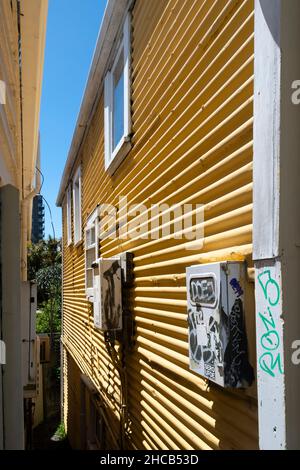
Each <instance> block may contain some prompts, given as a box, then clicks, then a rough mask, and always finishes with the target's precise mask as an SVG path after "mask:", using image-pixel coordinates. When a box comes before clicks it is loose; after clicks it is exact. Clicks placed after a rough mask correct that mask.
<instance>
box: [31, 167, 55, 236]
mask: <svg viewBox="0 0 300 470" xmlns="http://www.w3.org/2000/svg"><path fill="white" fill-rule="evenodd" d="M35 168H36V170H37V171H38V172H39V174H40V175H41V177H42V184H41V187H40V190H39V192H38V196H42V198H43V201H45V203H46V206H47V207H48V210H49V214H50V223H51V226H52V230H53V239H54V240H56V236H55V229H54V224H53V218H52V211H51V207H50V205H49V203H48V201H47V199H46V198H45V196H43V195H42V194H41V192H42V187H43V184H44V181H45V177H44V175H43V172H42V171H41V170H40V169H39V168H38V167H37V166H36V167H35Z"/></svg>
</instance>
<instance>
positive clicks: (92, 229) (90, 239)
mask: <svg viewBox="0 0 300 470" xmlns="http://www.w3.org/2000/svg"><path fill="white" fill-rule="evenodd" d="M98 253H99V250H98V210H97V209H96V210H95V211H94V213H93V214H92V215H90V217H89V218H88V220H87V224H86V228H85V292H86V296H87V299H88V300H89V301H90V302H93V300H94V270H93V263H94V262H95V261H96V260H97V259H98V256H99V255H98Z"/></svg>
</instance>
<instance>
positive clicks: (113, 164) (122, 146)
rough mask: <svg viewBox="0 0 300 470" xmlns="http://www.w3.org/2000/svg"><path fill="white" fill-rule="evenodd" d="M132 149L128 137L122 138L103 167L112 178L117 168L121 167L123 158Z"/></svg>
mask: <svg viewBox="0 0 300 470" xmlns="http://www.w3.org/2000/svg"><path fill="white" fill-rule="evenodd" d="M131 148H132V143H131V139H130V137H124V136H123V137H122V139H121V140H120V142H119V143H118V145H117V147H116V148H115V150H114V151H113V154H112V156H111V160H110V162H109V163H108V164H106V165H105V170H106V171H107V172H108V173H109V174H110V176H112V175H113V174H114V173H115V172H116V170H117V169H118V167H119V166H120V165H121V163H122V162H123V160H124V159H125V157H126V156H127V155H128V153H129V152H130V150H131Z"/></svg>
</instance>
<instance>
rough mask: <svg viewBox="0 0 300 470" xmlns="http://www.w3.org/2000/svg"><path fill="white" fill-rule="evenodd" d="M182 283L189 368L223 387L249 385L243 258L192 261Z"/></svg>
mask: <svg viewBox="0 0 300 470" xmlns="http://www.w3.org/2000/svg"><path fill="white" fill-rule="evenodd" d="M186 282H187V305H188V325H189V359H190V369H191V370H193V371H194V372H197V373H198V374H200V375H202V376H203V377H205V378H207V379H209V380H211V381H212V382H215V383H216V384H218V385H220V386H222V387H230V388H246V387H249V386H250V385H251V384H252V382H253V380H254V373H253V368H252V367H251V365H250V363H249V360H248V344H247V335H246V326H245V316H244V291H245V283H246V268H245V263H241V262H229V261H228V262H220V263H213V264H206V265H199V266H191V267H189V268H187V270H186Z"/></svg>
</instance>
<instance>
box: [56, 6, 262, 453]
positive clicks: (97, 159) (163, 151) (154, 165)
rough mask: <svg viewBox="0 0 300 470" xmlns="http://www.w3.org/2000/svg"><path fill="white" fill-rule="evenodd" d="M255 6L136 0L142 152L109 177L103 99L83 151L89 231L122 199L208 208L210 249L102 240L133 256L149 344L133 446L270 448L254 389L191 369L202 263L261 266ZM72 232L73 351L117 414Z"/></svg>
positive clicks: (144, 345) (134, 409)
mask: <svg viewBox="0 0 300 470" xmlns="http://www.w3.org/2000/svg"><path fill="white" fill-rule="evenodd" d="M253 14H254V6H253V1H252V0H245V1H242V0H228V1H224V0H216V1H213V0H195V1H193V0H185V1H183V0H178V1H177V0H170V1H161V0H152V1H151V2H145V1H143V0H137V1H136V3H135V6H134V9H133V43H132V56H133V57H132V59H133V63H132V70H133V72H132V73H133V85H132V101H133V130H134V136H133V149H132V151H131V152H130V154H129V155H128V156H127V157H126V160H125V161H124V162H123V163H122V165H121V166H120V167H119V169H118V170H117V172H116V173H115V175H114V176H113V177H110V176H109V175H108V174H107V173H106V172H105V170H104V144H103V100H102V99H101V100H100V103H99V105H98V108H97V111H96V113H95V116H94V118H93V120H92V123H91V126H90V129H89V132H88V135H87V138H86V140H85V143H84V146H83V148H82V151H81V155H80V160H81V165H82V184H83V188H82V204H83V225H84V224H85V221H86V218H87V216H88V215H89V213H91V211H92V210H93V209H94V208H95V206H96V205H97V204H100V203H110V204H114V205H116V206H118V202H119V196H121V195H122V196H126V197H127V199H128V204H141V203H143V204H145V205H146V206H147V207H150V205H151V204H156V203H167V204H174V203H184V202H185V203H194V204H195V203H201V204H204V205H205V223H204V230H205V242H204V246H203V248H202V249H201V250H198V251H195V250H192V251H191V250H187V249H186V248H188V247H189V246H190V245H189V244H187V242H186V241H185V240H174V239H170V238H168V237H162V238H160V239H159V240H152V241H150V240H145V239H139V238H136V239H130V240H128V241H124V240H119V239H115V240H111V239H106V240H102V241H101V256H103V257H109V256H112V255H116V254H117V253H120V252H123V251H131V252H133V253H134V265H135V268H134V272H135V287H134V288H133V292H132V295H133V306H134V307H133V308H134V318H135V321H136V338H135V340H136V347H135V350H134V352H132V353H130V354H128V355H127V357H126V366H127V375H128V383H129V384H130V385H129V389H128V400H129V416H130V419H131V430H130V432H131V434H130V445H131V446H132V447H133V448H137V449H252V448H256V447H257V445H258V438H257V406H256V390H255V386H253V387H252V388H251V389H250V390H248V391H247V392H245V391H235V392H230V391H226V390H223V389H220V388H219V387H218V386H215V385H213V384H209V383H208V382H207V381H205V380H204V379H202V378H201V377H200V376H199V375H196V374H194V373H192V372H190V371H189V367H188V338H187V313H186V288H185V269H186V267H187V266H189V265H192V264H197V263H206V262H211V261H215V260H227V259H236V260H243V259H247V260H248V262H250V260H251V253H252V124H253V102H252V101H253V34H254V22H253ZM64 213H65V210H64ZM149 214H150V213H148V214H147V215H149ZM137 217H138V216H137ZM64 220H65V216H64ZM120 223H122V220H120ZM64 225H65V223H64ZM64 233H66V231H65V228H64ZM64 240H65V241H64V340H65V345H66V347H67V348H68V349H69V351H70V352H71V354H72V356H73V357H74V359H75V361H76V362H77V364H78V366H79V367H80V369H81V371H82V372H84V373H85V374H86V375H88V376H89V377H90V378H91V379H92V381H93V382H94V383H95V385H96V386H97V387H98V389H99V391H100V392H101V394H102V396H104V397H105V398H104V399H105V400H106V406H109V407H110V409H111V411H112V413H114V416H115V417H117V418H118V410H119V404H118V401H119V399H120V379H119V375H118V372H117V371H116V370H115V369H114V367H113V365H112V362H111V360H110V357H109V355H108V353H107V351H106V348H105V344H104V341H103V335H102V334H101V333H100V332H98V331H96V330H95V329H94V328H93V316H92V310H91V307H90V306H89V305H88V303H87V302H86V301H85V292H84V253H83V247H79V248H77V249H76V248H74V247H67V246H66V237H64ZM253 298H254V294H253V285H252V284H251V282H250V281H249V285H248V288H247V293H246V322H247V328H248V333H249V334H248V336H249V349H250V359H251V362H252V365H254V366H255V342H254V341H255V340H254V338H255V331H254V322H255V319H254V306H253ZM107 390H109V393H107ZM73 412H74V413H76V412H78V410H73ZM115 432H116V433H118V427H117V426H115Z"/></svg>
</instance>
